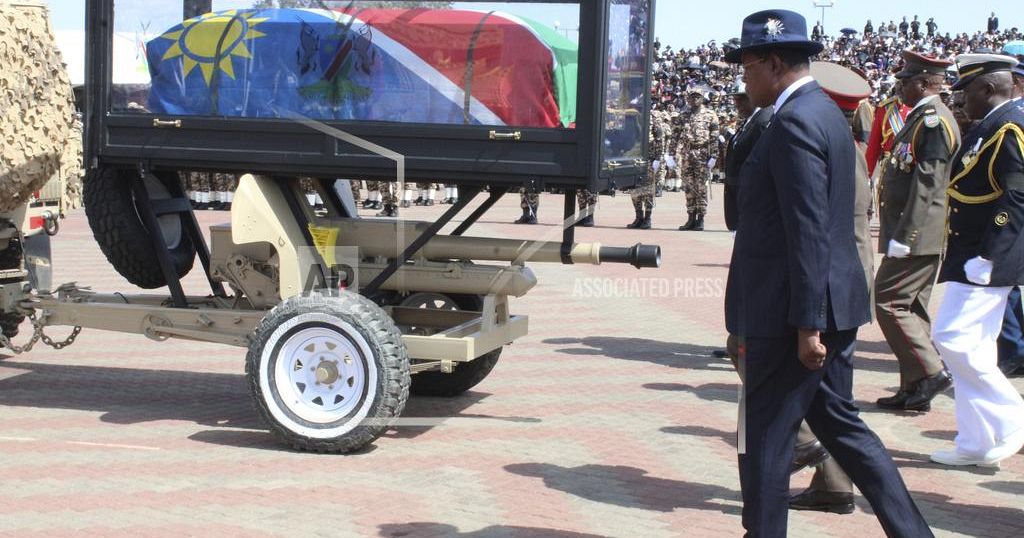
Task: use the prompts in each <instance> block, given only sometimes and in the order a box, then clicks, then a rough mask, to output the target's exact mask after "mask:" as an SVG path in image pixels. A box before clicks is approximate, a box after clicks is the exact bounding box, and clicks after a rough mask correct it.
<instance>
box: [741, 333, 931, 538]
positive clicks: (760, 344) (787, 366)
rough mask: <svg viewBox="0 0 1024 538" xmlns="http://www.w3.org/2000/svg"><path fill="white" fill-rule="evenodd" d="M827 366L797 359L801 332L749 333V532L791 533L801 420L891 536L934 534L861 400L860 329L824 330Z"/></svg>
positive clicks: (745, 476)
mask: <svg viewBox="0 0 1024 538" xmlns="http://www.w3.org/2000/svg"><path fill="white" fill-rule="evenodd" d="M822 340H823V343H824V344H825V347H826V348H827V349H828V358H827V359H826V362H825V367H824V368H822V369H820V370H815V371H812V370H808V369H807V368H805V367H804V366H803V364H801V363H800V361H799V359H798V358H797V342H796V335H795V334H793V335H792V336H787V337H783V338H746V339H745V340H744V342H743V344H744V346H745V353H744V354H743V356H742V357H741V368H743V377H744V406H745V421H744V425H743V429H744V430H745V431H741V434H743V433H745V435H746V443H745V445H746V446H745V448H746V452H745V453H744V454H740V456H739V467H740V484H741V486H742V489H743V527H744V528H745V529H746V530H747V536H748V537H757V538H784V537H785V536H786V525H787V516H788V509H789V506H788V499H789V462H791V461H793V442H794V440H795V439H796V434H797V429H798V427H799V426H800V421H801V420H804V419H805V418H806V420H807V424H808V425H809V426H810V427H811V431H813V432H814V434H815V435H816V436H817V437H818V439H819V440H820V441H821V443H822V444H823V445H825V448H827V449H828V451H829V452H830V453H831V454H832V457H833V458H835V459H836V461H837V462H838V463H839V465H840V466H841V467H842V468H843V469H844V470H845V471H846V472H847V474H849V476H850V478H851V479H852V480H853V482H854V483H855V484H856V485H857V487H858V488H860V491H861V493H863V494H864V497H865V498H866V499H867V500H868V502H870V503H871V507H872V508H873V509H874V511H875V514H876V515H877V517H878V520H879V522H881V524H882V528H883V529H884V530H885V533H886V535H887V536H894V537H901V538H902V537H907V538H921V537H928V536H933V534H932V532H931V530H929V528H928V524H927V523H926V522H925V521H924V518H923V517H922V516H921V512H920V511H919V510H918V509H917V505H915V504H914V501H913V499H911V498H910V493H909V492H907V487H906V485H905V484H904V483H903V479H902V478H901V477H900V474H899V471H898V470H897V469H896V465H895V464H894V463H893V461H892V458H891V457H889V454H888V452H886V450H885V447H884V446H883V445H882V442H881V441H880V440H879V439H878V436H876V435H875V434H874V432H872V431H871V430H870V429H868V427H867V425H866V424H864V422H863V421H862V420H861V419H860V417H859V416H858V413H859V411H858V409H857V407H856V406H855V405H854V403H853V351H854V345H855V343H856V340H857V330H856V329H853V330H849V331H840V332H834V333H823V334H822Z"/></svg>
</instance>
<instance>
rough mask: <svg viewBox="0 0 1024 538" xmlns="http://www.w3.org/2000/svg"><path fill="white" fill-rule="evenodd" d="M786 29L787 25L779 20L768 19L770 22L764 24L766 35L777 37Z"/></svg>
mask: <svg viewBox="0 0 1024 538" xmlns="http://www.w3.org/2000/svg"><path fill="white" fill-rule="evenodd" d="M785 29H786V27H785V25H783V24H782V21H780V20H779V19H768V22H766V23H764V31H765V33H766V34H768V35H770V36H772V37H776V36H780V35H782V32H783V31H784V30H785Z"/></svg>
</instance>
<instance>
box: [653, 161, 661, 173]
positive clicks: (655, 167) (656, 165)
mask: <svg viewBox="0 0 1024 538" xmlns="http://www.w3.org/2000/svg"><path fill="white" fill-rule="evenodd" d="M651 168H652V169H653V170H654V171H655V172H657V171H658V170H659V169H661V161H654V162H653V163H651Z"/></svg>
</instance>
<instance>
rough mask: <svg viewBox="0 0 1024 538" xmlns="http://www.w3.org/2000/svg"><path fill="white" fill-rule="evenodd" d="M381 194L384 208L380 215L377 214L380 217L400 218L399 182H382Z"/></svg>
mask: <svg viewBox="0 0 1024 538" xmlns="http://www.w3.org/2000/svg"><path fill="white" fill-rule="evenodd" d="M380 189H381V191H380V194H381V202H382V203H383V205H384V207H383V209H382V210H381V212H380V213H377V216H378V217H397V216H398V189H399V185H398V183H397V182H394V181H391V182H381V183H380Z"/></svg>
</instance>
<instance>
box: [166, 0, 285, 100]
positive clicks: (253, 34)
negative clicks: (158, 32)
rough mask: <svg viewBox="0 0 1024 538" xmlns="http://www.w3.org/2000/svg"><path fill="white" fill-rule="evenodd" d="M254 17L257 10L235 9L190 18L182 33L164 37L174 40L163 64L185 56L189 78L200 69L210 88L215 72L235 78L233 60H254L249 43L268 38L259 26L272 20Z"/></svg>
mask: <svg viewBox="0 0 1024 538" xmlns="http://www.w3.org/2000/svg"><path fill="white" fill-rule="evenodd" d="M254 15H256V11H255V10H248V11H242V12H240V11H239V10H237V9H232V10H229V11H221V12H219V13H207V14H205V15H200V16H199V17H195V18H192V19H189V20H187V21H185V22H183V23H181V26H182V29H181V30H176V31H172V32H167V33H166V34H164V35H162V36H160V38H162V39H170V40H171V41H174V43H172V44H171V46H170V47H169V48H168V49H167V52H165V53H164V55H163V58H161V59H160V61H164V60H171V59H174V58H177V57H179V56H180V57H182V58H183V59H182V62H183V63H182V70H183V73H184V75H185V76H186V77H187V76H188V75H189V73H191V72H192V70H194V69H195V68H196V66H198V67H199V70H200V71H201V72H202V73H203V80H205V81H206V85H207V86H209V85H210V81H211V80H212V79H213V72H214V69H218V70H220V71H221V72H223V73H224V74H225V75H227V76H229V77H231V78H232V79H233V78H235V69H234V66H233V65H232V63H231V60H232V58H234V57H239V58H251V57H252V54H251V53H250V52H249V47H248V46H246V44H245V43H246V41H249V40H252V39H256V38H259V37H264V36H265V35H266V34H264V33H262V32H259V31H257V30H256V29H255V27H256V26H257V25H258V24H260V23H262V22H266V21H267V20H268V19H266V18H262V19H257V18H253V16H254ZM218 48H219V50H218Z"/></svg>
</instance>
